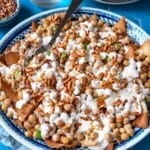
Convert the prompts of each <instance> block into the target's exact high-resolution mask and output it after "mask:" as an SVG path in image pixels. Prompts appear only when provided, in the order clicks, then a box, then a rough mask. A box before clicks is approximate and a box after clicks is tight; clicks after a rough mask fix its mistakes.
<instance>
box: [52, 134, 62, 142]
mask: <svg viewBox="0 0 150 150" xmlns="http://www.w3.org/2000/svg"><path fill="white" fill-rule="evenodd" d="M52 140H53V141H55V142H59V140H60V135H59V134H53V136H52Z"/></svg>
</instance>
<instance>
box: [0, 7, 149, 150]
mask: <svg viewBox="0 0 150 150" xmlns="http://www.w3.org/2000/svg"><path fill="white" fill-rule="evenodd" d="M66 9H67V8H61V9H54V10H50V11H46V12H43V13H40V14H38V15H35V16H33V17H30V18H29V19H27V20H25V21H23V22H22V23H20V24H19V25H17V26H16V27H15V28H13V29H12V30H11V31H10V32H8V33H7V34H6V36H5V37H4V38H3V39H2V40H1V41H0V50H1V52H3V50H5V49H6V48H7V47H8V46H11V45H12V44H13V43H14V42H15V41H17V40H18V39H21V38H23V37H24V34H26V33H27V32H29V31H30V30H31V28H30V27H31V22H32V21H33V20H36V21H39V19H41V18H44V17H46V16H48V15H52V14H54V13H58V12H64V11H66ZM82 14H88V15H92V14H97V15H98V17H99V18H100V19H102V20H103V21H105V22H107V23H110V24H112V25H113V24H115V23H116V22H117V21H118V20H119V19H120V18H121V16H119V15H117V14H114V13H111V12H108V11H104V10H100V9H95V8H86V7H84V8H80V9H78V10H77V11H76V12H75V13H74V14H73V15H74V16H76V17H78V16H80V15H82ZM127 28H128V29H127V32H128V34H129V35H130V36H131V38H132V39H133V40H134V41H135V42H137V43H139V44H142V43H143V42H144V41H145V40H147V39H148V38H149V36H148V34H147V33H146V32H145V31H143V30H142V29H141V28H140V27H138V26H137V25H136V24H134V23H132V22H131V21H129V20H127ZM0 124H1V125H2V126H3V128H4V129H5V130H6V131H8V133H9V134H11V135H12V136H13V137H14V138H15V139H16V140H18V141H19V142H21V143H22V144H24V145H25V146H27V147H29V148H31V149H34V150H49V149H50V148H49V147H48V146H47V145H46V144H45V143H44V142H43V141H40V140H35V139H31V138H27V137H25V135H24V131H23V130H22V129H20V128H19V127H18V126H16V125H15V124H14V123H13V122H12V121H11V120H10V119H9V118H8V117H7V116H6V114H5V113H4V112H2V111H0ZM135 130H136V131H135V135H134V136H133V137H132V138H130V139H129V140H127V141H124V142H122V143H120V144H116V145H115V149H116V150H125V149H128V148H130V147H132V146H133V145H135V144H136V143H138V142H139V141H141V140H142V139H143V138H144V137H145V136H146V135H147V134H148V133H149V131H150V128H148V129H139V128H136V129H135ZM76 150H87V149H85V148H76Z"/></svg>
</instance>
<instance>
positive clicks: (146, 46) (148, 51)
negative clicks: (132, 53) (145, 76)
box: [138, 39, 150, 56]
mask: <svg viewBox="0 0 150 150" xmlns="http://www.w3.org/2000/svg"><path fill="white" fill-rule="evenodd" d="M138 51H139V53H140V54H144V55H145V56H150V39H149V40H147V41H145V42H144V43H143V45H142V46H141V48H140V49H139V50H138Z"/></svg>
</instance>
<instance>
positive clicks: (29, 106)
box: [17, 104, 34, 121]
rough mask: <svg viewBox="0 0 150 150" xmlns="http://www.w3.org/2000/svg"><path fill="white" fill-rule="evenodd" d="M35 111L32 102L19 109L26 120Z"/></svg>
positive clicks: (19, 113)
mask: <svg viewBox="0 0 150 150" xmlns="http://www.w3.org/2000/svg"><path fill="white" fill-rule="evenodd" d="M33 111H34V106H33V105H32V104H24V105H23V107H22V108H21V109H18V110H17V112H18V115H19V118H20V120H21V121H24V120H26V118H27V117H28V116H29V115H30V114H31V113H32V112H33Z"/></svg>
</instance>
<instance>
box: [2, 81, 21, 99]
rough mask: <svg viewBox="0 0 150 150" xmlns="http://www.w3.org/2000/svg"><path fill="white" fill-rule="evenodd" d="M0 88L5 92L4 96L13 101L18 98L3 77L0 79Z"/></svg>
mask: <svg viewBox="0 0 150 150" xmlns="http://www.w3.org/2000/svg"><path fill="white" fill-rule="evenodd" d="M1 89H2V90H3V91H4V92H5V94H6V96H7V97H8V98H10V99H11V100H12V101H13V102H15V101H16V100H18V93H17V92H16V91H15V90H13V89H12V87H11V85H10V84H8V83H7V82H6V81H5V80H3V79H1Z"/></svg>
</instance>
